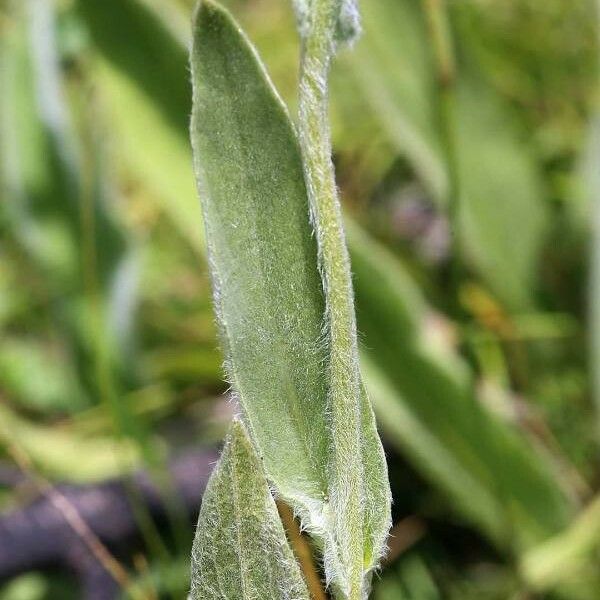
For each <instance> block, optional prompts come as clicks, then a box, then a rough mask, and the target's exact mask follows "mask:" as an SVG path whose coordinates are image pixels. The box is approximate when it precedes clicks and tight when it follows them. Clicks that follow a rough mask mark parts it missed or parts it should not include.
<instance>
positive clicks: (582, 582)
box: [520, 497, 600, 600]
mask: <svg viewBox="0 0 600 600" xmlns="http://www.w3.org/2000/svg"><path fill="white" fill-rule="evenodd" d="M599 549H600V497H596V498H595V499H593V500H592V502H591V503H590V504H589V506H588V507H586V508H585V509H584V510H583V511H582V512H581V513H580V514H579V515H578V516H577V517H576V518H575V519H574V520H573V521H572V522H571V524H570V525H569V527H568V528H567V529H566V530H565V531H563V532H561V533H559V534H558V535H556V536H555V537H553V538H551V539H549V540H546V541H545V542H544V543H542V544H540V545H539V546H536V547H534V548H532V549H531V550H529V551H528V552H527V553H526V554H525V555H524V556H523V558H522V560H521V565H520V566H521V571H522V573H523V577H524V579H525V581H527V583H528V584H529V585H530V586H531V587H532V588H533V589H535V590H537V591H539V592H544V591H545V592H547V591H550V590H553V589H557V590H558V591H559V593H561V592H562V595H563V597H565V598H568V597H573V598H589V599H590V600H591V599H592V598H595V597H596V596H595V594H597V592H598V589H600V587H599V586H600V577H599V576H598V568H597V565H596V557H597V552H598V550H599Z"/></svg>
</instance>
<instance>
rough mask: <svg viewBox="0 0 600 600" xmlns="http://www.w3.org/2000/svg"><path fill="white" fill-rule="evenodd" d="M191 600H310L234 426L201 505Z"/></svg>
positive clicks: (259, 473) (250, 453)
mask: <svg viewBox="0 0 600 600" xmlns="http://www.w3.org/2000/svg"><path fill="white" fill-rule="evenodd" d="M190 598H191V599H192V600H233V599H234V598H235V599H243V600H263V599H264V600H309V593H308V590H307V588H306V584H305V582H304V579H303V577H302V573H301V572H300V567H299V566H298V563H297V562H296V559H295V558H294V555H293V553H292V550H291V548H290V546H289V544H288V541H287V539H286V535H285V531H284V529H283V525H282V524H281V520H280V518H279V514H278V512H277V507H276V506H275V501H274V500H273V496H272V495H271V491H270V490H269V486H268V484H267V480H266V477H265V474H264V471H263V468H262V465H261V462H260V459H259V457H258V456H257V455H256V452H255V450H254V448H253V447H252V443H251V442H250V439H249V438H248V435H247V433H246V431H245V429H244V426H243V425H242V424H241V423H240V422H239V421H234V422H233V424H232V426H231V430H230V433H229V437H228V439H227V441H226V443H225V448H224V449H223V454H222V455H221V458H220V460H219V462H218V464H217V466H216V467H215V470H214V471H213V473H212V475H211V478H210V480H209V482H208V485H207V487H206V492H205V494H204V498H203V500H202V507H201V509H200V516H199V518H198V529H197V531H196V537H195V539H194V546H193V550H192V589H191V594H190Z"/></svg>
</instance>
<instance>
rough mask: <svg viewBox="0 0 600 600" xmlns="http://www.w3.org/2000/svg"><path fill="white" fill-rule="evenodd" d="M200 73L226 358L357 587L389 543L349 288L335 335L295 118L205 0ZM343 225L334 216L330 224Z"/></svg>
mask: <svg viewBox="0 0 600 600" xmlns="http://www.w3.org/2000/svg"><path fill="white" fill-rule="evenodd" d="M192 75H193V85H194V108H193V114H192V142H193V146H194V162H195V170H196V176H197V179H198V187H199V192H200V196H201V199H202V204H203V208H204V216H205V226H206V234H207V235H206V237H207V241H208V248H209V260H210V264H211V270H212V276H213V282H214V288H215V304H216V309H217V312H218V316H219V321H220V323H221V326H222V333H223V343H224V346H225V349H226V355H227V357H228V359H227V372H228V375H229V377H230V380H231V383H232V386H233V388H234V391H235V392H236V393H237V394H238V396H239V399H240V404H241V406H242V409H243V414H244V418H245V421H246V423H247V425H248V429H249V431H250V433H251V435H252V436H253V438H254V439H255V440H256V443H257V446H258V448H259V450H260V452H261V454H262V456H263V458H264V461H265V467H266V471H267V473H268V475H269V478H270V480H272V482H273V483H274V485H275V487H276V489H277V490H278V493H279V494H281V495H282V496H283V497H284V498H285V499H286V500H287V501H288V502H289V503H290V504H291V505H292V506H293V508H294V510H295V511H296V512H297V513H298V514H299V516H300V518H301V520H302V523H303V526H304V527H305V528H307V529H308V531H309V532H310V533H311V534H312V535H313V536H314V537H315V539H316V540H317V542H318V544H319V545H320V546H321V548H322V551H323V556H324V564H325V570H326V575H327V578H328V581H329V582H331V583H332V584H333V586H334V587H335V589H336V590H337V592H338V593H339V594H340V595H341V597H345V596H350V593H351V589H352V590H354V591H353V592H352V593H353V594H354V595H353V596H351V597H353V598H359V597H360V596H359V595H356V594H363V595H364V594H366V590H367V588H368V585H367V581H368V579H369V574H370V572H371V571H372V569H373V568H374V567H375V566H376V565H377V562H378V559H379V557H380V556H381V554H382V552H383V547H384V543H385V537H386V534H387V529H388V523H389V488H388V484H387V473H386V467H385V460H384V457H383V452H382V449H381V445H380V442H379V439H378V437H377V433H376V430H375V424H374V418H373V414H372V410H371V407H370V404H369V403H368V400H367V398H366V395H365V394H364V391H363V390H362V384H361V382H360V377H359V374H358V363H357V360H356V358H355V355H354V354H353V352H355V349H356V338H355V331H354V329H353V328H352V322H353V319H354V315H353V307H352V298H351V294H350V295H348V294H347V293H345V292H344V293H343V295H339V294H338V295H337V296H336V298H337V300H334V301H339V302H341V303H342V304H343V305H344V307H343V309H342V311H343V312H344V314H345V317H344V318H347V317H349V318H350V320H347V321H346V324H350V329H346V330H345V333H342V330H338V337H336V338H335V339H334V337H333V336H332V331H333V330H332V325H331V323H332V313H331V311H328V310H326V303H325V298H324V291H323V283H322V281H321V278H320V276H319V271H318V268H317V264H318V257H317V243H316V241H315V239H314V237H313V235H312V230H311V226H310V222H309V201H308V195H307V190H306V186H305V183H304V173H303V166H302V159H301V156H300V150H299V146H298V142H297V140H296V137H295V135H294V130H293V127H292V125H291V122H290V120H289V117H288V115H287V113H286V111H285V108H284V106H283V104H282V103H281V100H280V99H279V98H278V96H277V94H276V92H275V91H274V89H273V86H272V85H271V83H270V82H269V80H268V78H267V76H266V74H265V72H264V69H263V67H262V66H261V63H260V62H259V60H258V59H257V56H256V54H255V52H254V51H253V49H252V48H251V46H250V44H249V42H248V41H247V40H246V38H245V37H244V35H243V34H242V33H241V32H240V31H239V29H238V28H237V26H236V25H235V24H234V23H233V21H232V20H231V18H230V17H229V16H228V15H227V14H226V13H225V12H224V11H223V10H222V9H219V8H217V7H216V6H214V5H213V4H212V3H208V2H203V3H202V4H201V5H200V8H199V11H198V13H197V17H196V21H195V30H194V46H193V50H192ZM326 160H327V161H330V158H329V157H327V159H326ZM338 226H340V223H339V221H337V220H335V219H334V220H333V221H332V228H333V229H332V231H334V235H341V231H340V230H339V229H337V232H335V231H336V228H337V227H338ZM318 228H319V227H318ZM340 241H341V242H342V243H343V237H341V238H340ZM342 252H343V253H344V252H345V246H344V247H343V248H342ZM321 267H323V263H321ZM343 268H344V269H347V263H345V264H344V265H343ZM330 301H331V297H328V302H330ZM348 303H349V305H348ZM348 311H351V312H348ZM334 348H336V349H337V350H335V351H334V350H333V349H334ZM338 350H339V351H340V352H341V353H342V354H343V353H347V355H346V356H347V359H345V358H341V359H340V358H339V356H340V355H338V358H336V357H335V355H334V354H335V352H337V351H338ZM348 360H349V361H350V362H348ZM346 368H348V369H349V370H348V371H347V372H346V373H345V372H344V371H345V369H346ZM334 371H335V372H336V373H337V378H335V377H332V376H331V374H332V373H333V372H334ZM348 375H349V376H350V378H351V379H350V386H348V385H347V383H348V382H347V381H344V378H345V377H347V376H348ZM350 571H352V572H353V574H352V575H350ZM351 578H353V582H352V583H351V582H350V579H351Z"/></svg>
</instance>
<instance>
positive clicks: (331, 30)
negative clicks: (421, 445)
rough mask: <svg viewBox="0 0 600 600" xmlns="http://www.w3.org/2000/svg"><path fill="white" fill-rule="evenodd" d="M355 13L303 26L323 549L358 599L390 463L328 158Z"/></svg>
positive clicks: (303, 138) (316, 0)
mask: <svg viewBox="0 0 600 600" xmlns="http://www.w3.org/2000/svg"><path fill="white" fill-rule="evenodd" d="M350 14H351V15H352V18H354V19H355V20H356V21H357V20H358V16H357V7H356V5H355V3H352V4H351V5H350V4H349V3H347V2H343V1H342V0H313V1H312V2H309V3H308V4H307V7H306V19H305V23H304V24H303V23H300V25H301V27H300V35H301V38H302V57H301V63H300V67H301V73H300V86H299V90H300V92H299V140H300V147H301V149H302V158H303V164H304V176H305V180H306V187H307V190H308V197H309V203H310V211H311V218H312V222H313V223H314V227H315V232H316V237H317V244H318V250H319V269H320V271H321V276H322V279H323V292H324V295H325V334H326V341H327V361H326V377H327V383H328V397H327V406H328V410H327V412H328V414H329V415H331V429H332V444H331V446H330V449H331V453H330V460H329V465H328V467H329V468H328V479H329V488H330V500H331V512H332V515H333V531H334V534H335V537H334V540H335V541H334V545H335V547H334V548H333V549H327V548H326V549H325V553H324V559H325V572H326V575H327V576H328V579H329V580H330V581H332V583H333V584H334V588H335V589H336V592H337V593H338V594H339V595H340V597H343V598H349V599H352V600H359V599H360V598H364V597H366V595H367V594H368V589H369V575H370V571H371V570H372V569H373V567H375V566H376V565H377V564H378V561H379V559H380V557H381V555H382V553H383V549H384V543H385V537H386V534H387V529H388V527H389V513H388V511H389V508H388V507H389V504H390V500H389V490H388V484H387V473H386V467H385V459H384V457H383V452H382V450H381V445H380V442H379V438H378V436H377V431H376V429H375V424H374V417H373V414H372V409H371V406H370V403H369V400H368V398H367V395H366V392H365V390H364V387H363V384H362V380H361V375H360V369H359V361H358V341H357V334H356V316H355V313H354V293H353V290H352V280H351V276H350V260H349V256H348V249H347V246H346V240H345V236H344V230H343V224H342V214H341V206H340V202H339V198H338V193H337V187H336V182H335V174H334V169H333V163H332V159H331V154H332V148H331V134H330V127H329V110H328V109H329V106H328V78H329V69H330V66H331V61H332V59H333V57H334V54H335V51H336V46H337V43H338V41H339V30H340V20H343V19H345V18H346V17H347V16H348V15H350ZM332 550H333V551H332Z"/></svg>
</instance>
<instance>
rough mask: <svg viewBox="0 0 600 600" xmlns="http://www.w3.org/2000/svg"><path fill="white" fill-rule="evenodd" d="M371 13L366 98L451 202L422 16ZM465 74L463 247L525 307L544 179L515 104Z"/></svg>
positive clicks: (362, 50) (363, 61)
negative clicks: (512, 107) (518, 120)
mask: <svg viewBox="0 0 600 600" xmlns="http://www.w3.org/2000/svg"><path fill="white" fill-rule="evenodd" d="M364 13H365V14H364V19H365V36H364V38H365V39H364V41H363V42H362V43H361V44H359V45H358V48H357V58H356V72H357V73H358V76H359V77H360V79H361V81H362V82H363V86H362V90H363V93H364V94H365V96H366V97H367V99H368V100H369V102H370V103H371V105H372V107H373V109H374V111H376V112H377V114H378V115H379V117H380V119H381V120H382V127H383V128H384V131H387V133H388V136H389V137H390V141H391V142H393V143H394V144H395V145H396V148H397V151H398V152H399V153H400V154H402V155H403V156H405V157H406V158H407V159H408V161H409V162H410V163H411V165H412V166H413V169H414V171H415V173H416V174H417V175H418V177H419V178H420V179H421V181H422V183H423V184H424V186H425V188H426V189H427V191H428V192H429V194H430V195H431V196H432V198H433V199H434V200H437V201H438V202H439V203H441V204H445V203H446V202H447V197H448V194H449V189H448V187H449V186H448V174H447V165H446V164H445V163H444V160H443V154H442V152H441V141H440V128H439V127H436V123H437V122H438V115H437V113H436V102H435V94H436V86H435V72H434V66H433V64H432V60H431V51H430V47H429V45H430V42H429V40H428V37H427V28H426V27H425V24H424V22H423V15H422V14H420V12H419V11H418V9H417V7H416V3H414V2H411V1H410V0H380V1H379V2H369V3H367V4H366V5H365V7H364ZM398 28H399V29H398ZM468 42H469V40H468V39H467V40H464V43H465V44H467V45H468ZM467 47H468V46H467ZM466 70H467V72H466V73H461V72H459V81H458V89H457V97H456V130H457V131H456V154H457V163H458V179H459V182H458V183H459V189H460V190H461V197H460V202H459V205H460V215H459V217H460V227H459V230H460V234H461V239H460V240H459V242H460V244H461V246H462V248H463V251H464V252H465V253H466V255H467V258H468V262H469V264H471V265H472V266H473V267H474V268H475V269H476V270H477V271H478V273H479V274H480V275H481V277H483V278H484V279H485V280H486V281H487V283H488V284H489V285H490V286H491V287H492V288H493V290H494V292H495V293H496V294H497V295H498V296H499V297H500V298H502V300H503V301H504V302H505V303H506V304H507V305H508V306H509V307H510V308H512V309H523V308H527V306H528V305H529V304H531V302H532V298H533V291H534V289H535V287H534V284H535V273H536V267H537V263H538V259H539V253H540V249H541V244H542V242H543V241H544V236H545V234H546V232H547V224H548V211H547V209H546V207H545V205H544V203H543V195H542V194H543V187H542V182H541V179H540V175H539V173H538V172H537V171H536V166H535V164H534V162H533V159H532V156H531V154H530V152H529V150H528V148H527V146H526V144H525V143H524V142H523V141H522V137H523V136H522V134H521V133H520V132H519V130H518V127H516V124H515V122H514V121H513V119H512V113H511V111H510V109H509V107H507V106H506V105H505V104H504V103H503V102H502V100H501V98H500V97H498V96H497V95H495V94H494V93H493V91H492V90H491V89H488V88H486V87H485V86H484V85H483V84H482V83H481V81H480V80H479V79H478V78H477V77H476V75H475V74H473V73H471V72H470V71H468V68H467V69H466ZM515 231H518V232H519V235H518V236H515V235H514V234H513V232H515Z"/></svg>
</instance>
